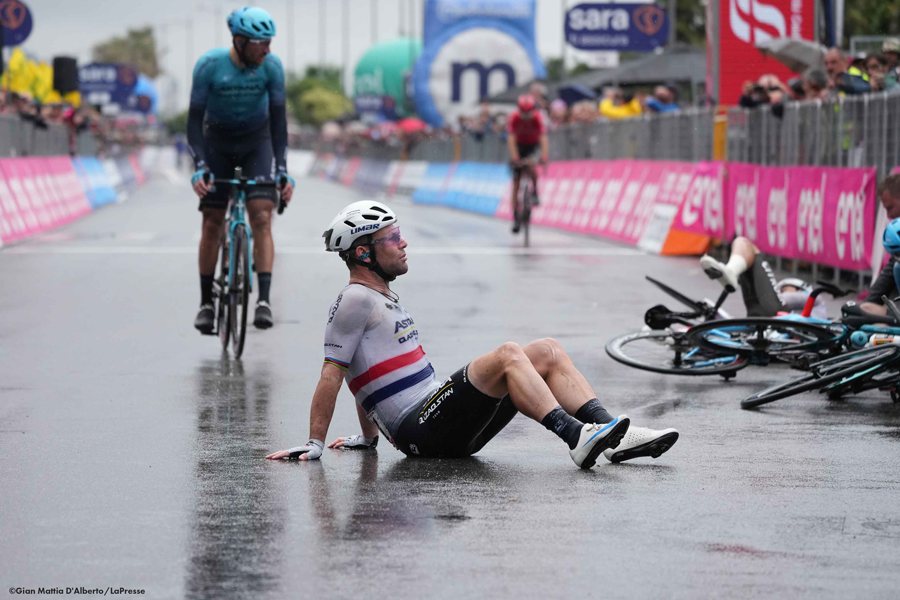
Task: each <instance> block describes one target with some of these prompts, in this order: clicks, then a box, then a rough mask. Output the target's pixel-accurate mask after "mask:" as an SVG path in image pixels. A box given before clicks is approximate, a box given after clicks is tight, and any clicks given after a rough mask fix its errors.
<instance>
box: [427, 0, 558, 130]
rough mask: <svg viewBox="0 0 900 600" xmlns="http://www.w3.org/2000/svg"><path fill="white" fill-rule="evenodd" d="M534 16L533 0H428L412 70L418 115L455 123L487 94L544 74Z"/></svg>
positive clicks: (430, 120) (435, 122) (436, 121)
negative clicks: (417, 54)
mask: <svg viewBox="0 0 900 600" xmlns="http://www.w3.org/2000/svg"><path fill="white" fill-rule="evenodd" d="M534 19H535V0H426V2H425V25H424V34H425V36H424V46H423V51H422V54H421V55H420V56H419V59H418V60H417V61H416V66H415V69H414V71H413V88H414V99H415V104H416V112H418V113H419V116H420V117H422V119H424V120H425V121H427V122H428V123H429V124H431V125H432V126H435V127H440V126H443V125H444V124H445V123H456V122H457V120H458V119H459V117H460V116H464V115H471V114H473V113H474V112H475V110H476V107H477V106H478V104H479V103H480V102H481V101H483V100H484V99H486V98H487V97H489V96H493V95H496V94H499V93H502V92H505V91H506V90H508V89H509V88H513V87H516V86H519V85H522V84H525V83H528V82H530V81H533V80H534V79H541V78H543V77H545V76H546V69H545V68H544V63H543V62H542V61H541V59H540V56H539V55H538V52H537V47H536V45H535V33H534Z"/></svg>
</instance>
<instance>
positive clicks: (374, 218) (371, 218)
mask: <svg viewBox="0 0 900 600" xmlns="http://www.w3.org/2000/svg"><path fill="white" fill-rule="evenodd" d="M362 218H363V219H365V220H366V221H377V220H378V215H363V216H362Z"/></svg>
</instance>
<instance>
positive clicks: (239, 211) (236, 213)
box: [225, 179, 253, 292]
mask: <svg viewBox="0 0 900 600" xmlns="http://www.w3.org/2000/svg"><path fill="white" fill-rule="evenodd" d="M228 183H231V184H234V185H238V184H240V183H241V182H240V181H238V180H236V179H232V180H229V181H228ZM246 196H247V194H246V192H244V190H243V189H240V188H238V190H237V192H235V194H234V197H233V198H232V199H231V201H230V202H229V203H228V216H227V217H225V224H226V226H227V227H228V231H227V233H226V234H225V235H226V236H228V237H227V243H228V280H227V281H226V282H225V287H226V289H231V282H232V281H234V265H235V260H234V259H235V256H234V244H233V243H232V241H233V240H234V230H235V229H236V228H237V227H238V225H243V226H244V229H245V230H246V231H247V243H248V252H249V255H250V260H249V265H250V272H251V273H252V272H253V231H252V230H251V229H250V224H249V223H247V219H246V217H245V215H246V213H247V206H246V203H245V199H246ZM249 291H250V292H253V278H252V277H251V278H250V290H249Z"/></svg>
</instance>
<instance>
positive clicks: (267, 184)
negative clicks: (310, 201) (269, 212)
mask: <svg viewBox="0 0 900 600" xmlns="http://www.w3.org/2000/svg"><path fill="white" fill-rule="evenodd" d="M210 179H211V177H210V173H209V171H207V172H206V173H204V174H203V181H204V182H205V183H209V181H210ZM216 183H222V184H226V185H230V186H231V187H234V188H237V189H246V188H248V187H262V188H276V189H278V191H281V190H283V189H284V186H285V185H287V177H286V176H284V175H282V176H281V181H279V182H275V181H257V180H256V179H250V178H249V177H236V178H235V179H217V180H216ZM285 208H287V203H286V202H285V201H284V200H283V199H282V198H281V196H280V195H279V197H278V214H279V215H280V214H282V213H283V212H284V209H285Z"/></svg>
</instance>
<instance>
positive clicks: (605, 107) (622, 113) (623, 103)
mask: <svg viewBox="0 0 900 600" xmlns="http://www.w3.org/2000/svg"><path fill="white" fill-rule="evenodd" d="M642 112H643V109H642V108H641V103H640V100H638V99H637V98H634V97H632V98H628V99H626V97H625V93H624V92H623V91H622V90H620V89H619V88H613V89H610V90H607V92H606V95H605V96H604V98H603V100H602V101H601V102H600V114H601V115H603V116H604V117H606V118H607V119H628V118H631V117H636V116H638V115H640V114H641V113H642Z"/></svg>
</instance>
